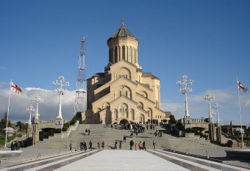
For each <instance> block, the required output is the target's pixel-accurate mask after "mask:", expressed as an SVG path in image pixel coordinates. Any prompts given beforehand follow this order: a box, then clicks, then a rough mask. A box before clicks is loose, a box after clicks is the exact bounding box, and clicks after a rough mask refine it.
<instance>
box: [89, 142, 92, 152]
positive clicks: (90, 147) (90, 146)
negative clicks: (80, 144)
mask: <svg viewBox="0 0 250 171" xmlns="http://www.w3.org/2000/svg"><path fill="white" fill-rule="evenodd" d="M89 149H90V150H92V142H91V140H90V141H89Z"/></svg>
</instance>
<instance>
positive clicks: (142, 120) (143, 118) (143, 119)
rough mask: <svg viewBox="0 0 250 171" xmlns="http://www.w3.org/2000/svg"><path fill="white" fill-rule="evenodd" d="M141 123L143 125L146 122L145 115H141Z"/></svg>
mask: <svg viewBox="0 0 250 171" xmlns="http://www.w3.org/2000/svg"><path fill="white" fill-rule="evenodd" d="M140 122H141V123H144V122H145V116H144V115H143V114H141V115H140Z"/></svg>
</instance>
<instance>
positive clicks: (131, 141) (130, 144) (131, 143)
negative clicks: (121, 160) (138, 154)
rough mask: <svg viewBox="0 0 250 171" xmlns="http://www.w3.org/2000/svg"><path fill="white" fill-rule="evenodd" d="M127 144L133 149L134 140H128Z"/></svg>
mask: <svg viewBox="0 0 250 171" xmlns="http://www.w3.org/2000/svg"><path fill="white" fill-rule="evenodd" d="M129 146H130V150H132V149H133V146H134V141H133V140H130V142H129Z"/></svg>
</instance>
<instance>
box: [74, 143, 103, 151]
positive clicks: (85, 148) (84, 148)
mask: <svg viewBox="0 0 250 171" xmlns="http://www.w3.org/2000/svg"><path fill="white" fill-rule="evenodd" d="M104 145H105V143H104V141H102V143H100V142H97V147H98V149H99V150H100V149H101V147H102V149H104ZM69 149H70V151H72V143H70V144H69ZM87 149H88V147H87V143H86V142H85V141H82V142H80V150H81V151H82V150H84V151H86V150H87ZM89 149H90V150H92V149H93V143H92V141H91V140H90V141H89Z"/></svg>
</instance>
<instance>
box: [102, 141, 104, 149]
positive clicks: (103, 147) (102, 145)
mask: <svg viewBox="0 0 250 171" xmlns="http://www.w3.org/2000/svg"><path fill="white" fill-rule="evenodd" d="M102 149H104V141H102Z"/></svg>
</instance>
